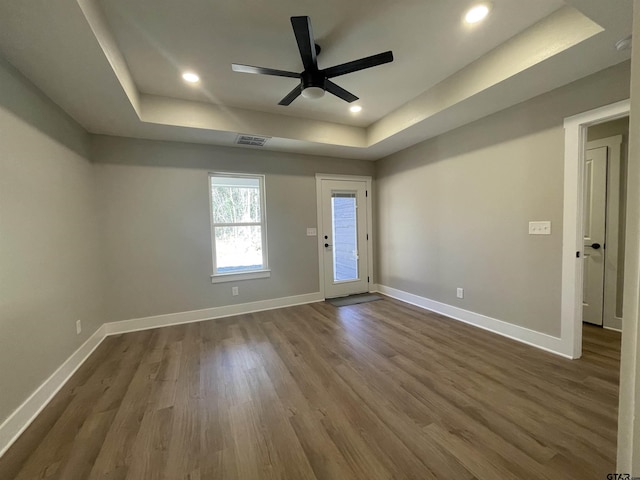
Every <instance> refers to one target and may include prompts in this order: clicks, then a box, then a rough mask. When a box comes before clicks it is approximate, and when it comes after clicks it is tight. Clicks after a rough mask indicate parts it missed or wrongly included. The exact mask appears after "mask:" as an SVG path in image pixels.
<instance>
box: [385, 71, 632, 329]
mask: <svg viewBox="0 0 640 480" xmlns="http://www.w3.org/2000/svg"><path fill="white" fill-rule="evenodd" d="M629 75H630V70H629V64H628V62H627V63H624V64H620V65H618V66H616V67H613V68H610V69H608V70H605V71H602V72H600V73H598V74H595V75H593V76H590V77H587V78H585V79H582V80H580V81H578V82H575V83H573V84H571V85H568V86H566V87H563V88H560V89H557V90H554V91H552V92H549V93H547V94H544V95H541V96H539V97H537V98H534V99H532V100H530V101H528V102H525V103H522V104H520V105H516V106H514V107H512V108H509V109H507V110H504V111H502V112H499V113H497V114H494V115H491V116H489V117H486V118H484V119H481V120H479V121H477V122H474V123H472V124H470V125H467V126H464V127H462V128H459V129H457V130H454V131H452V132H449V133H447V134H444V135H442V136H439V137H436V138H434V139H431V140H428V141H426V142H423V143H421V144H418V145H416V146H414V147H411V148H409V149H407V150H404V151H402V152H399V153H397V154H394V155H392V156H390V157H388V158H385V159H383V160H381V161H379V162H378V163H377V174H376V182H377V195H378V198H377V205H378V209H377V227H378V244H377V245H378V248H377V273H378V276H377V281H378V283H380V284H382V285H386V286H389V287H393V288H397V289H400V290H404V291H406V292H409V293H413V294H415V295H420V296H423V297H427V298H429V299H432V300H436V301H439V302H443V303H446V304H449V305H454V306H457V307H460V308H464V309H466V310H470V311H473V312H477V313H480V314H484V315H488V316H490V317H493V318H497V319H500V320H503V321H506V322H509V323H512V324H516V325H520V326H523V327H526V328H530V329H532V330H536V331H539V332H543V333H547V334H551V335H554V336H559V334H560V285H561V250H562V208H563V161H564V129H563V120H564V118H565V117H567V116H571V115H574V114H577V113H580V112H583V111H586V110H589V109H593V108H596V107H598V106H602V105H605V104H609V103H612V102H615V101H618V100H622V99H625V98H628V97H629ZM532 220H550V221H551V222H552V235H550V236H529V235H528V222H529V221H532ZM457 287H462V288H464V289H465V298H464V299H457V298H456V288H457Z"/></svg>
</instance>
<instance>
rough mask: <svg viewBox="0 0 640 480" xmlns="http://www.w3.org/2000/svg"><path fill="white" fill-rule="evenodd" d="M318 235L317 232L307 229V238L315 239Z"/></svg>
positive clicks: (313, 229)
mask: <svg viewBox="0 0 640 480" xmlns="http://www.w3.org/2000/svg"><path fill="white" fill-rule="evenodd" d="M317 235H318V231H317V230H316V229H315V228H307V237H315V236H317Z"/></svg>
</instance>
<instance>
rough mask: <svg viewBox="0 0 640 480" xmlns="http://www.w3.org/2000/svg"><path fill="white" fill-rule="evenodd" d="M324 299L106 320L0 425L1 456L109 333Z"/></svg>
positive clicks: (274, 301)
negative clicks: (109, 321)
mask: <svg viewBox="0 0 640 480" xmlns="http://www.w3.org/2000/svg"><path fill="white" fill-rule="evenodd" d="M323 300H324V297H323V296H322V295H321V294H320V293H319V292H318V293H308V294H305V295H296V296H292V297H283V298H274V299H272V300H262V301H260V302H251V303H242V304H238V305H227V306H223V307H214V308H207V309H204V310H194V311H190V312H180V313H171V314H168V315H157V316H154V317H145V318H135V319H132V320H123V321H120V322H111V323H105V324H104V325H102V326H101V327H100V328H98V330H96V332H95V333H94V334H93V335H91V337H89V339H88V340H87V341H86V342H84V343H83V344H82V345H81V346H80V348H78V350H76V351H75V352H74V353H73V354H72V355H71V356H70V357H69V358H68V359H67V360H66V361H65V362H64V363H63V364H62V365H61V366H60V367H59V368H58V369H57V370H56V371H55V372H54V373H53V374H52V375H51V376H50V377H49V378H48V379H47V380H45V382H44V383H43V384H42V385H40V386H39V387H38V388H37V389H36V391H35V392H33V393H32V394H31V396H30V397H29V398H27V399H26V400H25V401H24V402H23V403H22V405H20V406H19V407H18V408H17V409H16V410H15V411H14V412H13V413H12V414H11V415H10V416H9V418H7V419H6V420H5V421H4V422H3V423H2V425H0V457H2V455H4V453H5V452H6V451H7V450H9V448H10V447H11V445H13V443H14V442H15V441H16V440H17V439H18V437H20V435H21V434H22V433H23V432H24V431H25V430H26V429H27V427H29V425H31V423H32V422H33V421H34V420H35V418H36V417H37V416H38V414H39V413H40V412H41V411H42V410H43V409H44V408H45V407H46V406H47V405H48V404H49V402H50V401H51V400H52V399H53V397H54V396H55V394H56V393H58V391H59V390H60V389H61V388H62V387H63V386H64V384H65V383H67V381H68V380H69V379H70V378H71V376H72V375H73V374H74V373H75V372H76V370H78V368H80V366H81V365H82V364H83V363H84V362H85V361H86V360H87V358H89V356H90V355H91V353H93V351H94V350H95V349H96V348H97V347H98V345H100V343H101V342H102V341H103V340H104V339H105V338H106V337H107V336H109V335H117V334H120V333H127V332H135V331H139V330H147V329H151V328H158V327H166V326H169V325H178V324H181V323H191V322H200V321H203V320H211V319H215V318H223V317H230V316H233V315H241V314H244V313H252V312H259V311H264V310H273V309H275V308H284V307H292V306H294V305H303V304H306V303H314V302H321V301H323Z"/></svg>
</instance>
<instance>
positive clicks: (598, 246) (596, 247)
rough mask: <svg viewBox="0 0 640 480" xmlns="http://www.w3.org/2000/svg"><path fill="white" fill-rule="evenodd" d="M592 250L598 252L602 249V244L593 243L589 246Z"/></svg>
mask: <svg viewBox="0 0 640 480" xmlns="http://www.w3.org/2000/svg"><path fill="white" fill-rule="evenodd" d="M589 246H590V247H591V248H593V249H594V250H598V249H599V248H600V244H599V243H592V244H591V245H589Z"/></svg>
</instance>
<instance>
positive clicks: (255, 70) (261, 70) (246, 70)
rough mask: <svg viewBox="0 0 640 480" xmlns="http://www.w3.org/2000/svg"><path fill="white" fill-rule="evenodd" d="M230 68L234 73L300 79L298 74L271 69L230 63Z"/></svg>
mask: <svg viewBox="0 0 640 480" xmlns="http://www.w3.org/2000/svg"><path fill="white" fill-rule="evenodd" d="M231 68H232V69H233V71H234V72H242V73H258V74H260V75H273V76H276V77H289V78H300V74H299V73H295V72H286V71H284V70H275V69H273V68H264V67H252V66H251V65H239V64H237V63H232V64H231Z"/></svg>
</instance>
